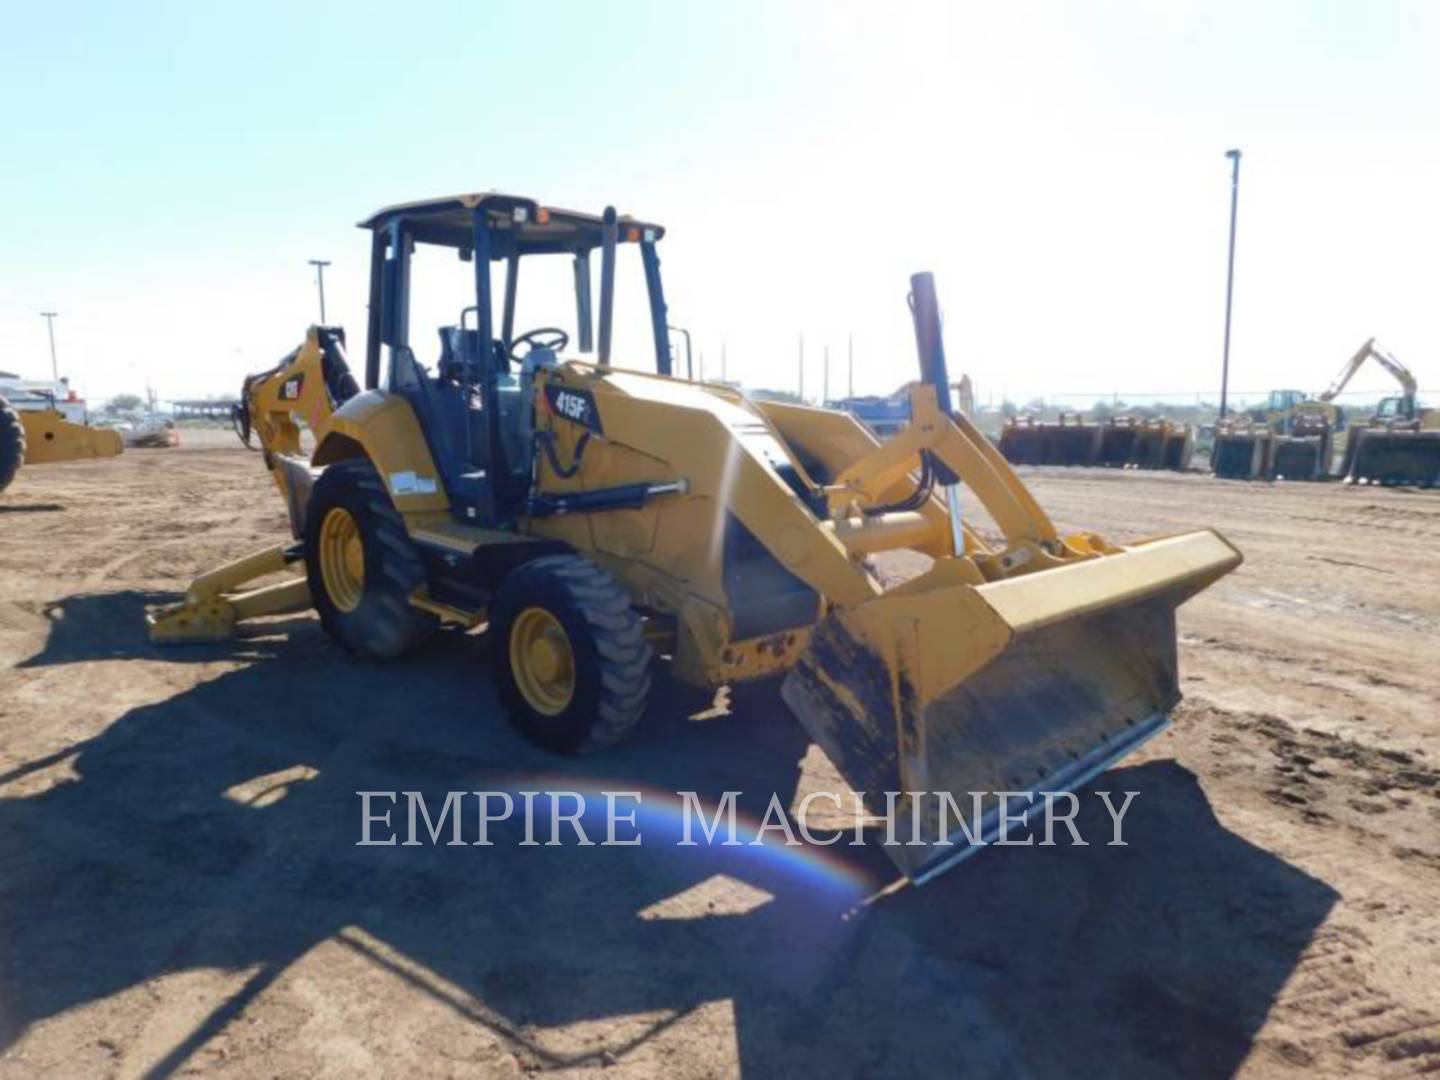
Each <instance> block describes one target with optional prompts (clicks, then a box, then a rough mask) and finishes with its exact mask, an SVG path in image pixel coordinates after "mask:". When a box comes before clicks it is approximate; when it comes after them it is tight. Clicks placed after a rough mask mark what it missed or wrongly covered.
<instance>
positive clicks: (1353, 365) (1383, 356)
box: [1320, 337, 1420, 401]
mask: <svg viewBox="0 0 1440 1080" xmlns="http://www.w3.org/2000/svg"><path fill="white" fill-rule="evenodd" d="M1371 359H1373V360H1374V361H1375V362H1376V363H1377V364H1379V365H1380V366H1381V367H1383V368H1384V369H1385V370H1386V371H1388V372H1389V373H1390V374H1391V376H1393V377H1394V379H1395V381H1396V382H1398V383H1399V384H1400V389H1401V391H1402V392H1403V393H1404V394H1405V395H1406V396H1407V397H1414V396H1415V393H1416V391H1417V390H1419V388H1420V387H1419V383H1417V382H1416V381H1415V376H1414V375H1411V374H1410V369H1409V368H1407V367H1406V366H1405V365H1404V364H1402V363H1401V362H1400V361H1399V360H1397V359H1396V358H1395V356H1394V355H1393V354H1392V353H1388V352H1386V351H1385V350H1384V349H1382V348H1380V347H1379V346H1378V345H1376V344H1375V339H1374V338H1373V337H1372V338H1369V339H1367V340H1366V342H1365V344H1364V345H1361V346H1360V348H1359V349H1358V350H1356V352H1355V355H1354V356H1352V357H1350V359H1349V360H1347V361H1346V362H1345V366H1344V367H1342V368H1341V369H1340V374H1339V375H1337V376H1335V381H1334V382H1332V383H1331V384H1330V386H1329V388H1328V389H1327V390H1326V391H1325V392H1324V393H1323V394H1321V395H1320V400H1321V401H1331V400H1333V399H1334V398H1336V397H1338V396H1339V394H1340V392H1341V391H1342V390H1344V389H1345V387H1346V386H1348V385H1349V384H1350V380H1351V379H1353V378H1354V377H1355V373H1356V372H1357V371H1359V370H1360V369H1361V368H1362V367H1364V366H1365V361H1366V360H1371Z"/></svg>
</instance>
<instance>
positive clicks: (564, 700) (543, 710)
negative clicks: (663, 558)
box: [490, 555, 652, 754]
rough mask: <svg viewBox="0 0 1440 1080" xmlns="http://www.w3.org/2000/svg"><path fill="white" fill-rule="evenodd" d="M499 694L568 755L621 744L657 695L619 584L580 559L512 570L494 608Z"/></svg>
mask: <svg viewBox="0 0 1440 1080" xmlns="http://www.w3.org/2000/svg"><path fill="white" fill-rule="evenodd" d="M490 634H491V640H492V642H493V648H494V650H495V668H496V675H497V678H498V680H499V683H500V695H501V698H502V699H503V701H504V703H505V706H506V708H507V709H508V710H509V713H510V718H511V720H512V721H513V722H514V724H515V726H516V727H518V728H519V729H520V730H521V731H522V732H523V733H524V734H525V735H526V736H527V737H528V738H529V739H531V740H532V741H533V742H536V743H539V744H540V745H541V746H543V747H545V748H546V749H549V750H554V751H556V752H557V753H562V754H584V753H590V752H593V751H596V750H601V749H604V748H605V747H608V746H613V745H614V744H616V743H618V742H620V741H621V740H623V739H624V738H625V737H626V736H627V735H629V734H630V732H631V731H632V730H633V729H634V728H635V725H636V724H638V723H639V722H640V717H641V716H642V715H643V714H644V712H645V702H646V699H647V698H648V697H649V694H650V659H651V655H652V654H651V651H650V646H649V644H647V643H646V641H645V634H644V631H643V628H642V626H641V622H640V616H639V615H637V614H636V612H635V609H634V608H632V607H631V606H630V598H629V596H627V595H626V593H625V590H624V589H622V588H621V587H620V584H619V583H618V582H617V581H616V580H615V579H614V578H613V577H611V576H610V575H609V574H607V573H606V572H605V571H604V570H601V569H600V568H599V567H598V566H596V565H595V564H594V563H592V562H589V561H588V560H586V559H583V558H581V557H580V556H578V555H552V556H547V557H545V558H542V559H535V560H534V561H533V562H528V563H525V564H524V565H523V566H520V567H518V568H517V569H515V570H512V571H511V572H510V573H509V574H508V575H506V577H505V578H504V579H503V580H502V581H501V583H500V588H499V589H498V590H497V591H496V595H495V600H494V603H493V604H492V605H491V609H490Z"/></svg>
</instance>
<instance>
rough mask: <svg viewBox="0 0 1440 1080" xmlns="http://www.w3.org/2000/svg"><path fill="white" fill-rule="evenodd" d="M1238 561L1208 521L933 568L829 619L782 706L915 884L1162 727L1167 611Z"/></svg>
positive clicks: (1176, 695) (1171, 680)
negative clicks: (884, 826) (1065, 549)
mask: <svg viewBox="0 0 1440 1080" xmlns="http://www.w3.org/2000/svg"><path fill="white" fill-rule="evenodd" d="M1239 563H1240V554H1239V552H1237V551H1236V550H1235V549H1234V548H1233V547H1231V546H1230V545H1229V544H1228V543H1227V542H1226V541H1225V540H1223V539H1222V538H1221V537H1220V536H1219V535H1218V534H1216V533H1214V532H1208V531H1207V532H1197V533H1188V534H1185V535H1183V536H1176V537H1168V538H1165V539H1161V540H1156V541H1152V542H1150V543H1147V544H1144V545H1140V546H1137V547H1134V548H1130V549H1127V550H1126V551H1125V552H1123V553H1121V554H1116V555H1108V556H1103V557H1100V558H1096V559H1091V560H1087V561H1084V562H1080V563H1076V564H1074V565H1071V566H1065V567H1061V568H1058V569H1052V570H1042V571H1037V572H1035V573H1031V574H1026V575H1023V576H1019V577H1015V578H1011V579H1007V580H1005V581H1001V582H994V583H991V584H987V585H979V586H972V585H955V584H939V583H940V582H942V581H949V582H953V580H954V578H953V576H951V575H949V574H946V573H945V571H944V568H943V567H942V566H937V568H936V570H932V571H931V572H930V573H929V574H927V575H925V576H924V577H921V578H918V579H916V580H914V581H911V582H907V583H906V584H905V585H903V586H901V587H899V588H898V589H895V590H892V591H891V592H889V593H887V594H885V595H884V596H882V597H879V598H877V599H875V600H873V601H870V602H868V603H865V604H862V605H860V606H858V607H854V608H848V609H839V610H836V611H834V612H832V613H831V614H830V615H828V616H827V617H826V618H825V619H824V620H823V621H822V622H821V623H820V625H819V626H818V627H817V628H816V631H815V633H814V634H813V635H812V637H811V640H810V644H809V647H808V648H807V650H806V653H805V655H804V656H803V657H802V658H801V660H800V661H799V663H798V664H797V665H796V667H795V668H794V670H792V672H791V673H790V675H789V676H787V678H786V681H785V684H784V687H783V694H784V697H785V701H786V703H787V704H788V705H789V706H790V708H791V709H792V710H793V711H794V712H795V714H796V715H797V717H798V718H799V720H800V722H801V724H802V725H803V726H804V727H805V729H806V730H807V731H808V732H809V733H810V735H811V737H813V738H814V739H815V741H816V742H817V743H818V744H819V745H820V747H821V748H822V749H823V750H824V751H825V752H826V753H827V754H828V755H829V756H830V758H831V759H832V761H834V763H835V766H836V768H837V769H838V770H839V771H840V773H841V775H842V776H844V778H845V779H846V781H847V782H848V783H849V784H850V785H851V787H852V788H854V789H855V790H856V791H858V792H862V793H863V794H864V798H865V802H866V806H867V808H868V809H869V810H870V811H871V812H872V813H876V814H886V813H887V811H888V812H889V816H890V819H891V822H892V828H893V830H894V833H893V835H894V837H895V838H896V839H897V840H898V841H899V842H898V843H889V842H887V844H886V848H885V850H886V852H887V854H889V855H890V857H891V858H892V859H893V860H894V862H895V864H896V865H897V866H898V867H899V868H900V869H901V871H903V872H904V873H905V874H906V875H907V876H908V877H910V878H911V879H913V880H914V881H915V882H916V883H923V882H924V881H926V880H928V879H929V878H931V877H933V876H935V875H936V874H938V873H940V872H941V871H943V870H944V869H946V868H948V867H949V866H951V865H953V864H954V863H956V862H959V861H960V860H962V859H964V858H965V857H967V856H968V855H971V854H974V853H975V852H976V851H978V850H980V849H981V848H983V847H984V846H986V845H987V844H990V843H993V842H994V841H995V840H996V838H997V837H998V836H999V834H1000V831H1001V829H1002V820H1001V818H1002V811H1006V812H1008V813H1009V815H1011V816H1012V817H1018V816H1019V815H1020V814H1021V813H1022V812H1023V811H1024V810H1026V809H1028V808H1030V807H1031V806H1032V805H1035V806H1039V805H1041V803H1040V802H1039V800H1038V799H1036V796H1037V794H1038V793H1041V792H1059V791H1070V790H1073V789H1075V788H1077V787H1080V786H1083V785H1084V784H1086V783H1088V782H1089V781H1090V780H1091V779H1093V778H1094V777H1095V776H1097V775H1098V774H1099V773H1101V772H1103V771H1104V770H1105V769H1107V768H1109V767H1110V765H1112V764H1113V763H1114V762H1116V761H1118V760H1119V759H1120V758H1122V757H1124V756H1125V755H1126V754H1128V753H1130V752H1131V751H1133V750H1134V749H1135V748H1136V747H1138V746H1139V745H1140V744H1141V743H1143V742H1144V741H1145V740H1146V739H1148V738H1150V737H1151V736H1153V735H1154V734H1156V733H1157V732H1159V731H1160V730H1161V729H1162V728H1163V727H1164V726H1165V725H1166V723H1167V722H1168V714H1169V711H1170V710H1171V709H1172V708H1173V707H1174V706H1175V704H1176V703H1177V702H1178V701H1179V700H1180V690H1179V678H1178V675H1177V671H1176V658H1175V609H1176V608H1177V607H1178V606H1179V605H1180V604H1181V603H1183V602H1184V601H1185V600H1186V599H1188V598H1189V597H1190V596H1192V595H1194V594H1195V593H1196V592H1198V591H1199V590H1201V589H1203V588H1205V587H1206V586H1207V585H1209V584H1210V583H1211V582H1213V581H1214V580H1215V579H1216V578H1218V577H1220V576H1221V575H1223V574H1225V573H1227V572H1228V571H1230V570H1232V569H1234V567H1236V566H1238V565H1239ZM931 581H933V582H936V583H937V584H936V585H935V586H934V587H929V585H928V582H931ZM887 792H899V793H902V794H901V795H899V796H897V797H896V798H894V799H893V800H887V795H886V793H887ZM945 796H948V797H949V799H950V800H951V801H950V802H949V803H948V804H947V803H946V802H945ZM1012 827H1014V826H1013V823H1012ZM888 839H889V834H887V841H888Z"/></svg>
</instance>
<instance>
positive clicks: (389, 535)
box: [305, 460, 438, 660]
mask: <svg viewBox="0 0 1440 1080" xmlns="http://www.w3.org/2000/svg"><path fill="white" fill-rule="evenodd" d="M305 575H306V577H307V578H308V580H309V584H310V600H311V602H312V603H313V604H314V605H315V610H316V611H318V612H319V613H320V621H321V623H323V624H324V626H325V629H326V630H328V631H329V632H330V633H331V635H333V636H334V637H335V638H336V640H338V641H339V642H340V644H342V645H344V646H345V648H347V649H349V650H350V651H351V652H353V653H355V654H356V655H357V656H363V657H365V658H366V659H369V660H393V659H395V658H396V657H399V656H404V655H405V654H406V653H409V652H413V651H414V650H415V649H417V648H419V647H420V646H421V645H422V644H423V643H424V642H425V640H426V639H427V638H429V637H430V635H431V634H432V633H434V631H435V627H436V625H437V623H438V620H437V619H436V618H435V616H434V615H431V614H429V613H428V612H425V611H421V610H420V609H419V608H415V607H412V606H411V605H410V596H411V594H412V593H413V592H414V591H415V590H416V589H417V588H419V587H421V586H422V585H424V584H425V565H424V563H423V561H422V560H421V558H420V553H419V551H417V550H416V548H415V545H414V543H412V542H411V540H410V536H409V534H408V533H407V532H406V531H405V521H404V519H403V518H401V516H400V513H399V511H397V510H396V509H395V504H394V503H392V502H391V501H390V495H389V492H387V491H386V490H385V485H384V483H382V482H381V480H380V476H379V474H378V473H377V472H376V471H375V469H374V467H373V466H372V465H371V464H370V463H369V462H368V461H364V460H356V461H341V462H337V463H336V464H334V465H331V466H330V467H329V468H327V469H326V470H325V471H324V472H323V473H322V474H321V475H320V479H319V480H317V481H316V482H315V490H314V491H313V492H312V493H311V496H310V504H309V506H308V508H307V510H306V527H305Z"/></svg>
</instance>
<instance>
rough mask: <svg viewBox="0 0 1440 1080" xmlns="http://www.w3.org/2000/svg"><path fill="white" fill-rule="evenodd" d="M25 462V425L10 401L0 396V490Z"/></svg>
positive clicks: (7, 485)
mask: <svg viewBox="0 0 1440 1080" xmlns="http://www.w3.org/2000/svg"><path fill="white" fill-rule="evenodd" d="M24 463H25V425H24V424H22V423H21V422H20V414H19V413H17V412H16V411H15V409H14V408H13V407H12V406H11V404H10V402H8V401H6V400H5V399H4V398H3V397H0V491H4V490H5V489H6V488H7V487H9V486H10V482H11V481H12V480H14V479H15V474H16V473H18V472H19V471H20V466H21V465H23V464H24Z"/></svg>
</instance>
